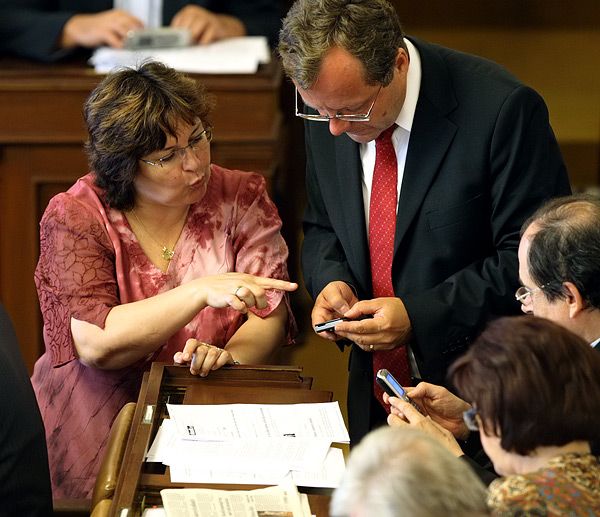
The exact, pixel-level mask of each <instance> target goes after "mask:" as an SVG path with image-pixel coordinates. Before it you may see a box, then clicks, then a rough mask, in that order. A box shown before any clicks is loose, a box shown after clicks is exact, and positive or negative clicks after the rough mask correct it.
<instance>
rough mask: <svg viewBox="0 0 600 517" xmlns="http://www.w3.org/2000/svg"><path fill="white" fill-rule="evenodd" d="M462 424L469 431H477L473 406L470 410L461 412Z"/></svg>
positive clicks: (475, 411) (477, 425)
mask: <svg viewBox="0 0 600 517" xmlns="http://www.w3.org/2000/svg"><path fill="white" fill-rule="evenodd" d="M462 416H463V422H464V423H465V425H466V426H467V429H468V430H469V431H474V432H476V431H479V423H478V422H477V418H476V417H477V408H476V407H475V406H473V407H472V408H471V409H467V410H466V411H463V415H462Z"/></svg>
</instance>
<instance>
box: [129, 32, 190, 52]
mask: <svg viewBox="0 0 600 517" xmlns="http://www.w3.org/2000/svg"><path fill="white" fill-rule="evenodd" d="M190 42H191V34H190V31H188V30H187V29H179V28H175V27H157V28H144V29H137V30H134V31H129V32H128V33H127V36H126V38H125V43H124V47H125V48H126V49H129V50H137V49H143V48H168V47H186V46H188V45H189V44H190Z"/></svg>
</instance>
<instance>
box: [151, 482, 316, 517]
mask: <svg viewBox="0 0 600 517" xmlns="http://www.w3.org/2000/svg"><path fill="white" fill-rule="evenodd" d="M160 495H161V497H162V501H163V505H164V508H165V513H166V515H167V516H168V517H196V516H198V515H210V516H212V517H256V516H257V515H260V516H264V517H271V516H273V517H275V516H276V517H311V511H310V506H309V504H308V496H307V495H306V494H300V493H299V492H298V490H297V489H296V487H295V486H293V485H288V486H272V487H268V488H261V489H258V490H246V491H242V490H239V491H229V490H211V489H207V488H179V489H172V488H167V489H164V490H161V491H160Z"/></svg>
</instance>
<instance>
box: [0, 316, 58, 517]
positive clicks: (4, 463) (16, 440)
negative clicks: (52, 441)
mask: <svg viewBox="0 0 600 517" xmlns="http://www.w3.org/2000/svg"><path fill="white" fill-rule="evenodd" d="M0 394H1V398H0V505H1V506H0V515H14V516H19V517H20V516H23V515H27V516H37V515H39V516H47V515H52V490H51V488H50V470H49V469H48V452H47V450H46V437H45V433H44V424H43V423H42V417H41V415H40V410H39V408H38V405H37V401H36V399H35V394H34V393H33V388H32V387H31V382H30V381H29V375H28V373H27V369H26V368H25V364H24V363H23V358H22V356H21V351H20V349H19V345H18V344H17V338H16V336H15V333H14V330H13V327H12V324H11V322H10V319H9V317H8V314H6V312H5V310H4V308H3V307H2V305H0Z"/></svg>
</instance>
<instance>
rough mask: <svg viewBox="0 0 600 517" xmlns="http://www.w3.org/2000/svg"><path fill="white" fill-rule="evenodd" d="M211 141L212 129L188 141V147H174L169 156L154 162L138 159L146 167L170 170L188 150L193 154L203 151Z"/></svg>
mask: <svg viewBox="0 0 600 517" xmlns="http://www.w3.org/2000/svg"><path fill="white" fill-rule="evenodd" d="M211 140H212V129H211V128H206V129H205V130H203V131H202V132H200V133H198V134H197V135H196V136H195V137H194V138H192V140H190V142H189V143H188V145H186V146H185V147H175V148H174V149H172V150H171V151H170V152H169V154H167V155H166V156H163V157H162V158H158V159H156V160H144V159H143V158H140V161H142V162H144V163H147V164H148V165H154V166H155V167H161V168H171V167H174V166H176V165H178V164H179V163H180V162H181V160H183V157H184V156H185V153H186V151H187V150H188V149H191V150H192V151H193V152H197V151H200V150H202V149H204V148H205V147H206V146H207V145H208V144H209V143H210V141H211Z"/></svg>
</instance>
